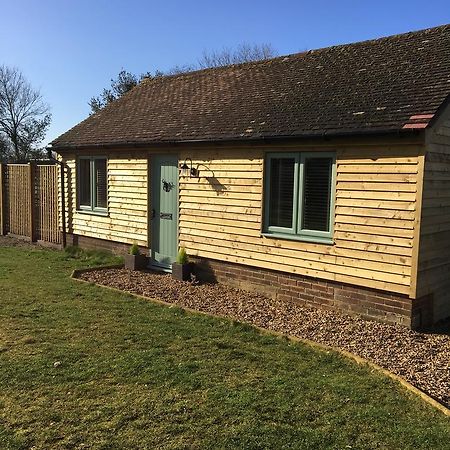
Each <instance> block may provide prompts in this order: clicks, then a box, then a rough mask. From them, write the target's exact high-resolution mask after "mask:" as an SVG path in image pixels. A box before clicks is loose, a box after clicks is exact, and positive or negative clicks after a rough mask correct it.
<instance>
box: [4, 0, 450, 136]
mask: <svg viewBox="0 0 450 450" xmlns="http://www.w3.org/2000/svg"><path fill="white" fill-rule="evenodd" d="M0 7H1V12H2V20H1V27H0V64H6V65H8V66H15V67H18V68H19V69H20V70H22V72H23V73H24V75H25V76H26V77H27V78H28V80H29V81H30V82H31V83H32V85H33V86H34V87H36V88H39V89H40V90H41V93H42V94H43V96H44V98H45V100H46V102H47V103H49V104H50V107H51V111H52V115H53V121H52V125H51V128H50V130H49V133H48V136H47V141H50V140H52V139H53V138H55V137H56V136H58V135H59V134H61V133H62V132H64V131H66V130H67V129H69V128H71V127H72V126H73V125H75V124H76V123H78V122H79V121H81V120H83V119H84V118H85V117H86V116H87V115H88V114H89V106H88V104H87V102H88V101H89V99H90V98H91V97H92V96H93V95H97V94H99V93H100V92H101V90H102V89H103V87H106V86H108V85H109V81H110V79H111V78H113V77H115V76H116V75H117V73H118V72H119V71H120V70H121V68H125V69H126V70H128V71H131V72H134V73H138V74H139V73H142V72H146V71H154V70H156V69H160V70H165V69H169V68H171V67H173V66H175V65H177V64H178V65H183V64H189V63H192V62H195V61H196V60H197V58H198V57H199V56H201V54H202V52H203V50H205V49H206V50H217V49H221V48H223V47H235V46H237V45H239V44H240V43H242V42H248V43H270V44H272V46H273V47H274V48H275V49H276V50H277V51H278V53H279V54H289V53H295V52H298V51H303V50H306V49H312V48H319V47H325V46H329V45H334V44H341V43H347V42H354V41H359V40H364V39H372V38H377V37H380V36H386V35H390V34H397V33H402V32H406V31H411V30H418V29H422V28H428V27H432V26H436V25H442V24H444V23H450V7H449V6H448V0H447V1H444V0H443V1H431V0H428V1H426V2H424V1H423V0H421V1H415V0H409V1H395V0H391V1H385V0H377V1H371V2H369V1H361V0H360V1H346V0H341V1H322V0H316V1H289V0H273V1H266V0H259V1H245V0H240V1H235V0H226V1H220V2H217V1H212V0H210V1H206V0H199V1H195V0H190V1H186V0H185V1H181V0H180V1H178V0H177V1H176V0H165V1H150V0H149V1H144V0H140V1H139V0H126V1H118V0H90V1H88V0H59V1H56V0H34V1H31V0H28V1H24V0H9V1H5V0H2V1H1V5H0Z"/></svg>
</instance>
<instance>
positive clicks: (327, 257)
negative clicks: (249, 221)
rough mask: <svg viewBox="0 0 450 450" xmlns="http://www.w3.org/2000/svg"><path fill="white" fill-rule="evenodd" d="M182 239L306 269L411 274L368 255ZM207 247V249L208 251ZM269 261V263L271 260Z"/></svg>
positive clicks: (220, 240) (196, 238)
mask: <svg viewBox="0 0 450 450" xmlns="http://www.w3.org/2000/svg"><path fill="white" fill-rule="evenodd" d="M180 239H182V240H186V241H189V242H192V243H195V248H197V249H200V248H201V246H202V245H203V246H206V247H208V248H209V249H211V248H214V249H216V251H219V250H218V249H219V248H220V249H221V252H224V251H225V250H226V249H228V250H229V251H230V252H231V253H230V254H234V255H235V256H244V255H245V254H248V252H251V253H252V254H254V255H255V257H257V256H256V255H259V258H258V257H257V259H261V260H264V258H265V257H268V258H271V259H272V260H273V261H274V262H282V260H283V258H285V259H289V261H292V260H293V258H297V259H298V260H299V261H298V262H296V264H299V265H301V264H307V266H305V267H312V268H317V267H315V266H314V264H316V263H317V264H319V263H329V264H334V265H341V266H343V267H347V268H351V269H349V270H351V271H353V269H352V267H355V266H357V267H360V268H361V269H368V270H377V271H382V272H385V273H386V274H391V273H395V274H398V275H406V276H408V275H409V272H410V268H409V266H407V265H399V264H398V259H397V261H396V262H397V264H392V263H388V262H386V261H385V262H384V264H383V266H380V264H379V262H378V261H371V260H368V259H367V253H366V254H365V258H364V256H363V255H358V256H359V258H352V257H350V256H345V257H342V256H339V255H337V254H333V253H331V252H330V253H313V252H305V251H301V250H292V249H285V248H278V247H267V246H264V245H261V244H260V245H258V244H251V243H248V244H247V243H238V242H232V241H231V242H230V241H224V240H222V239H215V238H205V237H203V236H193V235H187V234H183V233H182V234H181V235H180ZM206 247H205V249H207V248H206ZM267 260H268V261H269V259H267ZM311 264H312V266H311ZM366 275H367V273H366Z"/></svg>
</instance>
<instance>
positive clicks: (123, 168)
mask: <svg viewBox="0 0 450 450" xmlns="http://www.w3.org/2000/svg"><path fill="white" fill-rule="evenodd" d="M92 154H93V155H96V153H92ZM102 155H104V154H103V153H102ZM105 156H107V157H108V166H107V171H108V215H107V216H101V215H95V214H90V213H87V212H81V211H77V193H76V158H75V156H74V155H64V161H65V163H66V166H67V167H66V222H67V231H68V232H69V233H75V234H79V235H82V236H88V237H94V238H98V239H106V240H112V241H116V242H122V243H126V244H132V243H134V242H136V243H137V244H139V245H142V246H147V243H148V231H147V230H148V200H147V197H148V176H147V174H148V156H147V154H146V153H143V152H135V151H134V152H133V153H132V157H131V154H130V152H127V153H119V154H118V153H116V152H115V153H110V154H109V155H105ZM60 201H61V200H60Z"/></svg>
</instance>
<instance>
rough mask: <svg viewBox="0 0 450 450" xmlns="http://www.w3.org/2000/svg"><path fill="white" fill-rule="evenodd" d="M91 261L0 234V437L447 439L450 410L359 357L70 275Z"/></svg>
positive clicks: (268, 442)
mask: <svg viewBox="0 0 450 450" xmlns="http://www.w3.org/2000/svg"><path fill="white" fill-rule="evenodd" d="M99 262H101V263H108V262H116V261H115V260H111V259H110V258H109V256H108V255H106V254H104V255H102V257H100V256H99V255H96V254H90V255H86V254H85V253H83V254H79V253H78V252H75V251H74V252H72V253H71V252H70V251H69V253H66V254H65V253H63V252H56V251H49V250H27V249H18V248H6V247H3V248H1V247H0V323H1V327H0V448H1V449H5V450H6V449H22V448H31V447H32V448H36V449H50V448H51V449H60V448H67V449H73V448H95V449H147V448H148V449H158V448H164V449H184V448H190V449H197V448H198V449H208V448H243V449H262V448H275V449H283V448H284V449H295V448H298V449H328V448H330V449H346V448H353V449H356V448H358V449H361V448H363V449H427V450H428V449H430V448H436V449H437V448H440V449H443V448H450V446H449V444H448V443H449V442H450V421H449V420H448V418H446V417H444V416H443V415H442V414H441V413H439V412H437V411H435V410H433V409H432V408H431V407H429V406H428V405H426V404H424V403H422V402H421V401H420V400H419V399H418V398H416V397H415V396H413V395H412V394H409V393H408V392H406V391H404V390H403V389H401V388H400V387H399V386H398V385H397V384H395V383H393V382H392V381H391V380H389V379H386V378H385V377H383V376H381V375H380V374H378V373H376V372H371V371H370V370H369V369H367V368H365V367H361V366H358V365H356V364H354V363H353V362H350V361H348V360H346V359H344V358H342V357H339V356H337V355H335V354H333V353H326V352H320V351H317V350H315V349H311V348H309V347H307V346H304V345H301V344H294V343H290V342H289V341H286V340H285V339H279V338H276V337H273V336H268V335H262V334H260V333H259V332H257V331H256V330H255V329H253V328H252V327H250V326H247V325H242V324H239V323H236V322H233V321H228V320H225V319H223V320H220V319H215V318H209V317H205V316H200V315H194V314H188V313H185V312H184V311H183V310H181V309H179V308H176V307H164V306H160V305H155V304H152V303H150V302H146V301H143V300H139V299H136V298H134V297H132V296H130V295H126V294H119V293H114V292H112V291H109V290H106V289H102V288H99V287H97V286H94V285H87V284H81V283H77V282H75V281H73V280H70V279H69V274H70V272H71V270H73V269H74V268H77V267H80V266H86V265H92V264H97V263H99Z"/></svg>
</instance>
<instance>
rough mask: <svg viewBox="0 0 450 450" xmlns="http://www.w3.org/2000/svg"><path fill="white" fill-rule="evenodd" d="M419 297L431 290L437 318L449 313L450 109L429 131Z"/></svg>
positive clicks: (421, 237)
mask: <svg viewBox="0 0 450 450" xmlns="http://www.w3.org/2000/svg"><path fill="white" fill-rule="evenodd" d="M426 140H427V145H426V148H427V153H426V158H425V174H424V186H423V199H422V218H421V236H420V251H419V266H418V271H419V272H418V286H417V289H418V293H417V295H418V296H422V295H427V294H430V293H432V294H433V296H434V319H435V321H436V320H439V319H444V318H446V317H449V316H450V109H449V108H447V111H446V112H444V114H443V115H442V116H441V118H440V120H439V121H438V122H437V123H436V124H435V125H434V127H433V128H432V129H431V130H430V131H429V132H428V134H427V139H426Z"/></svg>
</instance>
